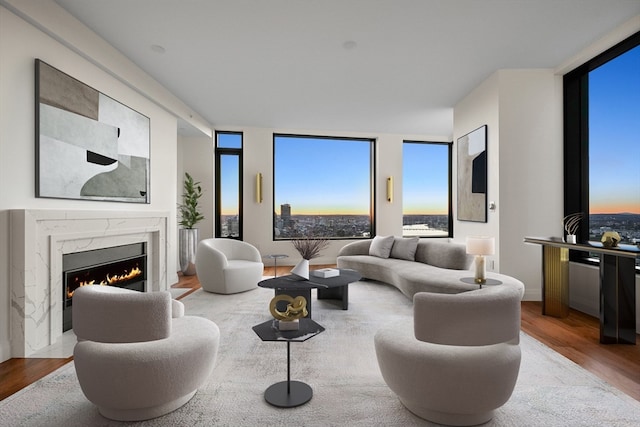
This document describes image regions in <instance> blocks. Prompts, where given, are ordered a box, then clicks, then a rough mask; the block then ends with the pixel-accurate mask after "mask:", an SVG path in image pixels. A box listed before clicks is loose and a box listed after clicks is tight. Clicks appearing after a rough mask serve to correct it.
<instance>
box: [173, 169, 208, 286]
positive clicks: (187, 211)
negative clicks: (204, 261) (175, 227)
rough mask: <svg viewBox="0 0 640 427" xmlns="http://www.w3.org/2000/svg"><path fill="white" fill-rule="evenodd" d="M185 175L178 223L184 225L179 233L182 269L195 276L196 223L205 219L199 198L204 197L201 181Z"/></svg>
mask: <svg viewBox="0 0 640 427" xmlns="http://www.w3.org/2000/svg"><path fill="white" fill-rule="evenodd" d="M184 176H185V178H184V186H183V193H182V203H181V204H179V205H178V211H179V212H180V221H179V222H178V224H180V225H181V226H182V227H184V228H181V229H180V231H179V234H178V238H179V239H178V246H179V252H180V271H182V274H184V275H185V276H193V275H194V274H196V250H197V249H198V229H197V228H195V225H196V224H197V223H198V222H200V221H202V220H203V219H204V215H202V214H201V213H200V211H199V210H198V199H200V197H202V187H201V186H200V182H196V181H194V180H193V177H192V176H191V175H189V174H188V173H187V172H185V174H184Z"/></svg>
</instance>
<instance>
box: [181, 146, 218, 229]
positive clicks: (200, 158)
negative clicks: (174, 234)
mask: <svg viewBox="0 0 640 427" xmlns="http://www.w3.org/2000/svg"><path fill="white" fill-rule="evenodd" d="M178 153H179V154H178V165H177V167H178V173H177V179H178V181H177V186H178V192H177V199H176V204H178V203H182V193H183V188H184V174H185V172H186V173H188V174H189V175H191V176H192V177H193V179H194V181H196V182H200V185H201V186H202V197H200V202H199V203H198V206H199V207H200V212H201V213H202V215H204V219H203V220H202V221H201V222H199V223H198V224H197V228H198V229H199V232H198V236H199V238H200V240H202V239H207V238H210V237H213V236H214V222H215V217H214V212H215V211H214V203H215V185H214V177H215V175H214V142H213V139H212V138H209V137H208V136H202V137H184V136H180V137H178ZM178 216H179V214H178ZM178 219H179V218H178Z"/></svg>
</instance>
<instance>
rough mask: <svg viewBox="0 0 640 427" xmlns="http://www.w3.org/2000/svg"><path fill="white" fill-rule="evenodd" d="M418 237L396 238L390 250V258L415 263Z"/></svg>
mask: <svg viewBox="0 0 640 427" xmlns="http://www.w3.org/2000/svg"><path fill="white" fill-rule="evenodd" d="M419 240H420V239H419V238H418V237H396V238H394V240H393V247H392V248H391V255H389V256H390V257H391V258H397V259H406V260H407V261H415V259H416V249H417V248H418V241H419Z"/></svg>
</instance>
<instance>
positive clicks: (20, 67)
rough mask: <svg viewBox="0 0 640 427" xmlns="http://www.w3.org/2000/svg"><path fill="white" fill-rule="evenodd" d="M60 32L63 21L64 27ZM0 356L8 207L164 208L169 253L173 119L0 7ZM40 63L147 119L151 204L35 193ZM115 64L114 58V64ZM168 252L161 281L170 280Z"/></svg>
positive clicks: (4, 350) (4, 348)
mask: <svg viewBox="0 0 640 427" xmlns="http://www.w3.org/2000/svg"><path fill="white" fill-rule="evenodd" d="M66 30H67V31H68V30H69V28H66ZM0 58H2V60H1V61H0V94H1V96H0V361H3V360H6V359H8V358H9V357H10V353H9V318H8V313H9V311H10V310H9V306H8V304H9V301H10V298H9V292H10V284H9V275H8V271H9V262H10V254H9V249H8V248H9V241H8V239H9V237H8V235H9V233H8V230H9V223H8V210H9V209H26V208H28V209H79V210H93V209H95V210H101V211H105V210H136V211H146V210H149V211H169V212H171V213H172V220H171V225H170V227H171V229H170V233H169V234H170V235H169V236H168V244H169V248H168V250H169V253H171V252H172V251H176V233H177V231H176V221H175V212H176V204H175V202H176V182H177V176H176V155H177V147H176V135H177V119H176V117H175V116H174V115H173V114H170V113H168V112H167V110H166V109H164V108H161V107H160V106H158V105H157V104H156V103H154V102H151V101H150V100H149V99H148V98H146V97H144V96H142V95H140V93H139V92H137V91H135V90H132V89H131V88H130V87H128V86H127V85H125V84H123V83H122V82H121V81H120V80H118V79H116V78H114V77H113V76H112V75H111V74H110V73H107V72H105V71H103V70H102V69H101V68H100V67H97V66H95V65H94V64H92V63H90V62H88V61H87V60H86V59H84V58H83V57H82V56H81V55H79V54H78V53H76V52H75V51H74V50H72V49H70V48H68V47H67V46H65V45H63V44H61V43H59V42H58V41H56V40H55V39H54V38H52V37H50V36H49V35H47V34H45V33H44V32H42V31H40V30H39V29H37V28H36V27H34V26H33V25H31V24H29V23H27V22H26V21H25V20H23V19H22V18H20V17H18V16H17V15H15V14H14V13H12V12H10V11H9V10H7V9H6V8H4V7H0ZM35 58H40V59H42V60H43V61H45V62H47V63H48V64H50V65H52V66H54V67H56V68H58V69H60V70H61V71H63V72H65V73H67V74H69V75H71V76H73V77H75V78H77V79H78V80H80V81H82V82H84V83H86V84H88V85H89V86H92V87H93V88H95V89H97V90H99V91H101V92H103V93H105V94H107V95H109V96H111V97H112V98H114V99H116V100H118V101H120V102H122V103H123V104H125V105H127V106H129V107H131V108H133V109H135V110H137V111H139V112H140V113H142V114H144V115H146V116H148V117H149V118H150V125H151V171H150V173H151V203H150V204H134V203H109V202H92V201H84V200H83V201H77V200H56V199H42V198H36V197H35V190H34V188H35V160H34V159H35V114H34V111H35V77H34V60H35ZM120 65H122V64H120ZM175 258H176V257H175V256H169V257H168V263H169V265H168V267H167V270H168V279H169V282H170V283H169V284H171V283H175V281H177V275H176V274H174V273H173V272H176V271H177V270H178V267H177V266H176V263H175V262H174V259H175Z"/></svg>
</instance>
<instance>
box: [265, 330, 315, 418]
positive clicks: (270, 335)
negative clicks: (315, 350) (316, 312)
mask: <svg viewBox="0 0 640 427" xmlns="http://www.w3.org/2000/svg"><path fill="white" fill-rule="evenodd" d="M299 321H300V329H298V330H297V331H281V330H279V329H278V320H275V319H272V320H268V321H266V322H264V323H260V324H259V325H256V326H254V327H253V330H254V332H255V333H256V334H257V335H258V336H259V337H260V339H261V340H262V341H286V343H287V380H286V381H281V382H278V383H275V384H273V385H271V386H269V388H267V390H266V391H265V392H264V399H265V400H266V401H267V402H268V403H270V404H271V405H273V406H277V407H279V408H293V407H296V406H300V405H303V404H305V403H307V402H308V401H309V400H311V397H313V389H312V388H311V386H309V385H308V384H306V383H303V382H301V381H291V349H290V346H291V343H292V342H304V341H306V340H308V339H310V338H313V337H315V336H316V335H318V334H319V333H321V332H323V331H324V327H322V326H320V325H319V324H317V323H316V322H314V321H313V320H311V319H309V318H306V317H305V318H302V319H299Z"/></svg>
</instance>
